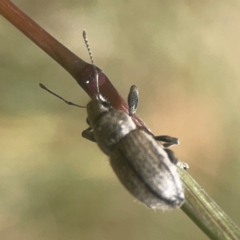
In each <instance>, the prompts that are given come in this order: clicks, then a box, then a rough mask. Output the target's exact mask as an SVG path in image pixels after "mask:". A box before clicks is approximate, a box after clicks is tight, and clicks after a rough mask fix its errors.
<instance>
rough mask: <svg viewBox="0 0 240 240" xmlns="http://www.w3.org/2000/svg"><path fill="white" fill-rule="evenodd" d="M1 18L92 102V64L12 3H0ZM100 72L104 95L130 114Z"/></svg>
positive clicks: (108, 81) (100, 85)
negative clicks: (51, 59) (30, 41)
mask: <svg viewBox="0 0 240 240" xmlns="http://www.w3.org/2000/svg"><path fill="white" fill-rule="evenodd" d="M0 14H2V16H3V17H5V18H6V19H7V20H8V21H9V22H11V23H12V24H13V25H14V26H15V27H16V28H18V29H19V30H20V31H21V32H22V33H24V34H25V35H26V36H27V37H28V38H29V39H31V40H32V41H33V42H34V43H36V44H37V45H38V46H39V47H40V48H41V49H42V50H43V51H45V52H46V53H47V54H48V55H49V56H51V57H52V58H53V59H54V60H55V61H56V62H58V63H59V64H60V65H61V66H62V67H63V68H64V69H65V70H67V71H68V72H69V73H70V74H71V75H72V76H73V78H74V79H75V80H76V81H77V83H78V84H79V85H80V86H81V87H82V88H83V89H84V91H85V92H86V93H87V94H88V95H89V96H90V97H91V98H92V97H93V96H94V95H95V94H96V84H95V80H94V69H93V67H92V65H91V64H89V63H86V62H85V61H83V60H82V59H80V58H79V57H78V56H76V55H75V54H74V53H72V52H71V51H70V50H69V49H67V48H66V47H65V46H63V45H62V44H61V43H60V42H58V41H57V40H56V39H55V38H53V37H52V36H51V35H50V34H49V33H47V32H46V31H45V30H44V29H43V28H41V27H40V26H39V25H38V24H36V23H35V22H34V21H33V20H32V19H30V18H29V17H28V16H27V15H26V14H25V13H23V12H22V11H21V10H20V9H19V8H18V7H17V6H16V5H14V4H13V3H12V2H11V1H9V0H0ZM98 71H99V89H100V92H101V94H102V95H103V96H104V97H105V98H106V99H108V101H109V102H110V103H111V105H112V106H113V107H114V108H115V109H119V110H122V111H125V112H127V113H128V105H127V103H126V101H125V100H124V98H123V97H122V96H121V95H120V94H119V93H118V91H117V90H116V89H115V88H114V86H113V85H112V83H111V82H110V80H109V79H108V78H107V76H106V75H105V74H104V73H103V72H102V71H101V70H100V69H99V68H98ZM133 119H134V121H135V123H136V124H137V125H138V126H142V127H145V128H147V126H146V125H145V124H144V122H143V121H142V120H141V119H140V118H139V117H138V116H137V115H134V116H133Z"/></svg>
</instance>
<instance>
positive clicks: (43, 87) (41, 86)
mask: <svg viewBox="0 0 240 240" xmlns="http://www.w3.org/2000/svg"><path fill="white" fill-rule="evenodd" d="M39 86H40V88H42V89H44V90H45V91H47V92H49V93H51V94H52V95H53V96H55V97H57V98H59V99H61V100H62V101H64V102H65V103H66V104H68V105H70V106H74V107H79V108H86V107H85V106H81V105H78V104H75V103H73V102H69V101H67V100H66V99H64V98H62V97H61V96H59V95H58V94H56V93H54V92H52V91H51V90H49V89H48V88H47V87H45V86H44V85H43V84H42V83H39Z"/></svg>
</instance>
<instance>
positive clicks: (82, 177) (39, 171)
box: [0, 0, 240, 240]
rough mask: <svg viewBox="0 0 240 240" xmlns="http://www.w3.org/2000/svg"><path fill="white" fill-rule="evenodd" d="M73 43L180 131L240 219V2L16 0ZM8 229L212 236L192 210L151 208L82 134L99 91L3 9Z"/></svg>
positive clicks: (0, 178) (150, 115) (198, 168)
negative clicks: (89, 90)
mask: <svg viewBox="0 0 240 240" xmlns="http://www.w3.org/2000/svg"><path fill="white" fill-rule="evenodd" d="M14 3H16V5H18V6H19V7H20V8H21V9H22V10H23V11H25V12H26V13H27V14H28V15H29V16H30V17H32V18H33V19H34V20H35V21H36V22H38V23H39V24H40V25H41V26H42V27H43V28H44V29H46V30H47V31H48V32H49V33H50V34H52V35H53V36H54V37H56V38H57V39H58V40H59V41H60V42H62V43H63V44H65V45H66V46H67V47H68V48H70V49H71V50H72V51H73V52H75V53H76V54H78V55H79V56H80V57H82V58H84V59H85V60H87V61H88V59H89V57H88V55H87V50H86V47H85V45H84V43H83V40H82V30H83V29H86V30H87V32H88V36H89V40H90V45H91V48H92V51H93V54H94V57H95V62H96V64H97V65H98V66H99V67H100V68H102V69H103V70H104V72H105V73H106V74H107V76H108V77H109V79H111V81H112V82H113V84H114V85H115V86H116V87H117V89H119V91H120V92H121V93H122V94H123V96H126V97H127V94H128V90H129V88H130V86H131V85H132V84H135V85H137V86H138V87H139V91H140V103H139V108H138V114H139V115H140V116H141V117H142V118H143V119H144V121H145V122H146V123H147V124H148V126H149V127H150V128H151V129H152V131H153V132H154V133H155V134H168V135H172V136H176V137H179V138H180V139H181V145H180V146H177V147H175V148H174V150H175V152H176V154H177V156H178V157H179V158H180V159H181V160H183V161H185V162H187V163H188V164H189V165H190V170H189V171H190V173H191V175H192V176H193V177H194V178H195V179H196V180H197V181H198V182H199V183H200V184H201V185H202V186H203V187H204V188H205V190H206V191H207V192H208V193H209V194H210V195H211V196H212V197H213V198H214V199H215V200H216V202H217V203H218V204H219V205H220V206H221V207H222V208H223V209H224V210H225V211H226V212H227V213H228V214H229V216H230V217H232V219H233V220H234V221H235V222H237V223H239V222H240V217H239V216H240V208H239V202H240V189H239V172H240V148H239V146H240V144H239V142H240V134H239V132H240V107H239V106H240V66H239V65H240V28H239V23H240V3H239V2H238V1H236V0H233V1H231V2H229V1H228V2H226V1H225V2H224V1H211V2H208V1H205V2H204V1H194V2H190V1H157V0H153V1H145V2H144V1H142V2H139V1H111V2H110V1H76V0H71V1H64V0H57V1H56V0H55V1H47V0H43V1H30V0H22V1H17V0H16V1H14ZM0 21H1V24H0V39H1V44H0V79H1V87H0V97H1V100H0V114H1V115H0V140H1V145H0V146H1V151H0V238H1V239H5V240H10V239H11V240H17V239H24V240H28V239H29V240H30V239H31V240H33V239H34V240H41V239H44V240H50V239H51V240H54V239H72V240H75V239H89V240H93V239H99V240H111V239H115V240H122V239H132V240H145V239H148V240H155V239H168V240H170V239H185V240H187V239H189V240H190V239H192V236H193V235H194V239H195V240H198V239H199V240H200V239H206V238H207V237H205V236H204V234H203V233H202V232H201V231H200V230H199V229H198V228H197V227H196V226H195V225H194V224H193V223H192V222H191V220H190V219H188V218H187V217H186V216H185V214H184V213H183V212H182V211H181V210H176V211H170V212H165V213H163V212H161V211H153V210H148V209H146V208H145V207H144V206H142V205H140V204H138V203H136V202H135V201H134V199H133V198H132V196H130V195H129V194H128V192H126V191H125V189H124V188H123V187H122V186H121V185H120V183H119V182H118V180H117V179H116V177H115V175H114V174H113V172H112V170H111V168H110V166H109V164H108V160H107V157H106V156H105V155H104V154H103V153H102V152H100V150H99V149H98V148H97V146H96V145H95V144H93V143H91V142H88V141H86V140H84V139H82V138H81V131H82V130H83V129H85V128H86V127H87V125H86V123H85V119H86V112H85V110H81V109H77V108H73V107H69V106H67V105H64V103H62V102H61V101H60V100H58V99H56V98H54V97H52V96H50V95H49V94H47V93H46V92H44V91H42V90H41V89H40V88H39V87H38V83H39V82H43V83H44V84H46V85H47V86H48V87H49V88H50V89H52V90H54V91H55V92H57V93H59V94H60V95H62V96H63V97H65V98H67V99H68V100H70V101H73V102H76V103H78V104H82V105H83V104H86V103H87V102H88V101H89V98H88V97H87V95H86V94H85V93H84V92H83V90H82V89H80V87H78V85H77V84H76V83H75V82H74V80H73V79H72V78H71V77H70V76H69V75H68V74H67V73H66V72H65V71H64V70H63V69H62V68H61V67H60V66H59V65H58V64H56V63H55V62H54V61H53V60H52V59H50V58H49V57H48V56H47V55H46V54H45V53H44V52H42V50H40V49H39V48H38V47H37V46H35V45H34V44H33V43H32V42H31V41H30V40H28V39H27V38H26V37H25V36H23V35H22V34H21V33H20V32H19V31H18V30H17V29H15V28H14V27H13V26H12V25H11V24H10V23H8V22H7V21H6V20H5V19H3V18H0Z"/></svg>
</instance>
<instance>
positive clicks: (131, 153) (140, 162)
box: [40, 31, 184, 209]
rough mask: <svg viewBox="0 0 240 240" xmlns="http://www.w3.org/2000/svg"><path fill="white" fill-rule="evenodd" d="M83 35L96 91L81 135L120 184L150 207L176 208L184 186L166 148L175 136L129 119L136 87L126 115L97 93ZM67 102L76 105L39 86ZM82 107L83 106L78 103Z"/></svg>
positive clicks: (84, 33) (84, 35)
mask: <svg viewBox="0 0 240 240" xmlns="http://www.w3.org/2000/svg"><path fill="white" fill-rule="evenodd" d="M83 38H84V41H85V44H86V46H87V49H88V52H89V56H90V59H91V62H92V66H93V68H94V72H95V80H96V86H97V93H96V95H95V96H94V97H93V98H92V100H91V101H90V102H89V103H88V104H87V107H86V108H87V115H88V117H87V123H88V124H89V127H88V128H87V129H86V130H84V131H83V132H82V136H83V137H84V138H86V139H88V140H90V141H93V142H96V143H97V145H98V146H99V148H100V149H101V150H102V151H103V152H104V153H105V154H106V155H108V156H109V159H110V165H111V166H112V168H113V170H114V172H115V173H116V175H117V177H118V179H119V180H120V182H121V183H122V185H123V186H124V187H125V188H126V189H127V190H128V191H129V192H130V193H131V194H132V195H133V196H134V197H135V198H136V199H138V200H139V201H140V202H141V203H143V204H145V205H146V206H147V207H149V208H156V209H171V208H177V207H180V206H181V205H182V203H183V202H184V189H183V185H182V181H181V179H180V176H179V174H178V170H177V162H178V160H177V158H176V157H175V156H174V153H173V152H172V151H171V150H170V149H168V147H169V146H171V145H174V144H178V139H177V138H174V137H170V136H166V135H162V136H154V135H153V134H152V133H151V132H149V131H147V130H146V129H144V128H140V127H138V126H137V125H136V124H135V123H134V121H133V120H132V117H131V116H132V115H133V114H134V113H135V112H136V109H137V104H138V89H137V87H136V86H135V85H133V86H132V87H131V89H130V92H129V95H128V105H129V114H126V113H125V112H123V111H119V110H115V109H114V108H113V107H112V106H111V105H110V103H109V102H108V101H107V100H106V99H104V97H103V96H102V95H101V93H100V92H99V86H98V72H97V69H96V66H95V64H94V61H93V57H92V53H91V50H90V48H89V44H88V39H87V36H86V32H85V31H83ZM40 87H42V88H44V89H45V90H47V91H48V92H50V93H52V94H54V95H55V96H57V97H59V98H60V99H62V100H63V101H65V102H66V103H67V104H70V105H75V106H79V105H76V104H73V103H71V102H68V101H66V100H65V99H63V98H62V97H60V96H58V95H57V94H55V93H53V92H51V91H50V90H48V89H47V88H46V87H45V86H44V85H42V84H41V85H40ZM79 107H82V106H79Z"/></svg>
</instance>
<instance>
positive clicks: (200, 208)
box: [179, 169, 240, 240]
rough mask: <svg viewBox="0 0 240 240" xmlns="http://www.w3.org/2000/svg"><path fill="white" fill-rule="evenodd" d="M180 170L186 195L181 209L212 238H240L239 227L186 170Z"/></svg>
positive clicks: (222, 239) (235, 239) (223, 239)
mask: <svg viewBox="0 0 240 240" xmlns="http://www.w3.org/2000/svg"><path fill="white" fill-rule="evenodd" d="M179 172H180V175H181V177H182V180H183V182H184V186H185V197H186V202H185V203H184V204H183V206H182V207H181V209H182V210H183V211H184V212H185V213H186V214H187V215H188V216H189V217H190V218H191V219H192V220H193V222H194V223H195V224H196V225H197V226H198V227H199V228H200V229H201V230H202V231H203V232H204V233H205V234H206V235H207V236H208V237H209V238H210V239H217V240H219V239H221V240H225V239H234V240H237V239H238V240H239V239H240V229H239V227H238V226H237V225H236V224H235V223H234V222H233V221H232V220H231V219H230V218H229V217H228V215H227V214H226V213H225V212H224V211H223V210H222V209H221V208H220V207H219V206H218V205H217V204H216V203H215V202H214V201H213V199H212V198H211V197H210V196H209V195H208V194H207V193H206V192H205V191H204V189H203V188H202V187H201V186H200V185H199V184H198V183H197V182H196V181H195V180H194V179H193V178H192V177H191V176H190V175H189V174H188V173H187V172H186V171H185V170H183V169H179Z"/></svg>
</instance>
